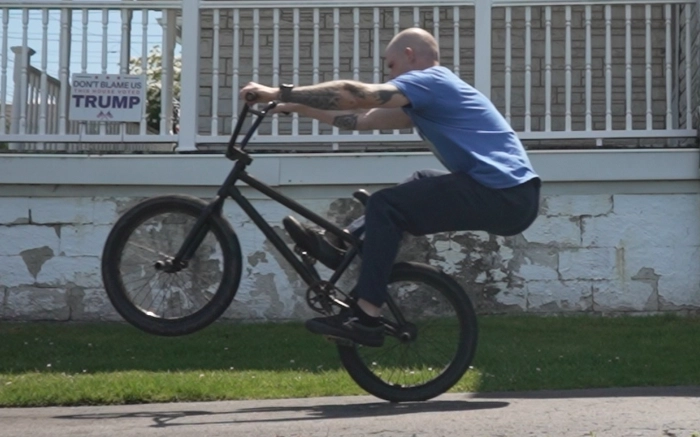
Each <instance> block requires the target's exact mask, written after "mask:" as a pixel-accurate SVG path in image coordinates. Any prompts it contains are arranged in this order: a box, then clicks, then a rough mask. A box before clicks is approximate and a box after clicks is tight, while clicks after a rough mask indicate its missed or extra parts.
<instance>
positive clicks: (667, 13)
mask: <svg viewBox="0 0 700 437" xmlns="http://www.w3.org/2000/svg"><path fill="white" fill-rule="evenodd" d="M664 18H665V23H666V62H665V67H666V73H665V76H666V129H673V101H672V98H673V67H672V65H671V54H672V53H673V51H672V48H671V42H672V38H671V5H669V4H667V5H665V7H664Z"/></svg>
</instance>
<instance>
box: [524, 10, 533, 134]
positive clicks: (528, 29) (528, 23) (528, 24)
mask: <svg viewBox="0 0 700 437" xmlns="http://www.w3.org/2000/svg"><path fill="white" fill-rule="evenodd" d="M531 92H532V7H531V6H526V7H525V132H530V131H531V130H532V116H531V114H530V97H531V96H530V94H531Z"/></svg>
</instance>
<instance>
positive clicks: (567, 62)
mask: <svg viewBox="0 0 700 437" xmlns="http://www.w3.org/2000/svg"><path fill="white" fill-rule="evenodd" d="M565 22H566V42H565V44H566V46H565V47H564V75H565V76H564V86H565V87H566V108H565V109H564V117H565V119H564V130H565V131H567V132H569V131H571V6H567V7H566V11H565Z"/></svg>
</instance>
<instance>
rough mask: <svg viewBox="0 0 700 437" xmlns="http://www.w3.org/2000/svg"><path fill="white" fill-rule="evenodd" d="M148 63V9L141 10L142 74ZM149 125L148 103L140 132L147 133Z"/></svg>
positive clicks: (140, 125) (143, 114)
mask: <svg viewBox="0 0 700 437" xmlns="http://www.w3.org/2000/svg"><path fill="white" fill-rule="evenodd" d="M147 63H148V9H143V10H142V11H141V66H142V67H143V68H142V69H141V74H146V69H145V67H146V65H147ZM147 126H148V112H147V111H146V105H143V113H142V114H141V122H140V123H139V134H141V135H146V131H147V130H146V128H147Z"/></svg>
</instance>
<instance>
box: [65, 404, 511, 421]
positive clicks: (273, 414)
mask: <svg viewBox="0 0 700 437" xmlns="http://www.w3.org/2000/svg"><path fill="white" fill-rule="evenodd" d="M508 405H509V403H508V402H504V401H473V400H433V401H429V402H417V403H405V404H394V403H387V402H371V403H364V404H362V403H358V404H322V405H306V406H292V405H284V406H263V407H251V408H241V409H237V410H232V411H207V410H182V411H178V410H172V411H144V409H148V406H140V407H139V411H133V412H118V413H96V414H74V415H62V416H55V417H54V418H55V419H77V420H119V419H136V418H147V419H152V420H153V423H152V424H151V425H150V427H151V428H166V427H171V426H196V425H215V424H230V423H261V422H267V423H272V422H299V421H308V420H327V419H355V418H358V419H359V418H367V417H381V416H398V415H405V414H421V413H433V412H459V411H462V412H469V411H479V410H486V409H493V408H504V407H507V406H508ZM237 415H242V416H243V417H236V416H237ZM257 415H259V417H256V416H257ZM217 418H221V419H223V420H221V419H217ZM224 418H225V419H224ZM212 419H213V420H212Z"/></svg>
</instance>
